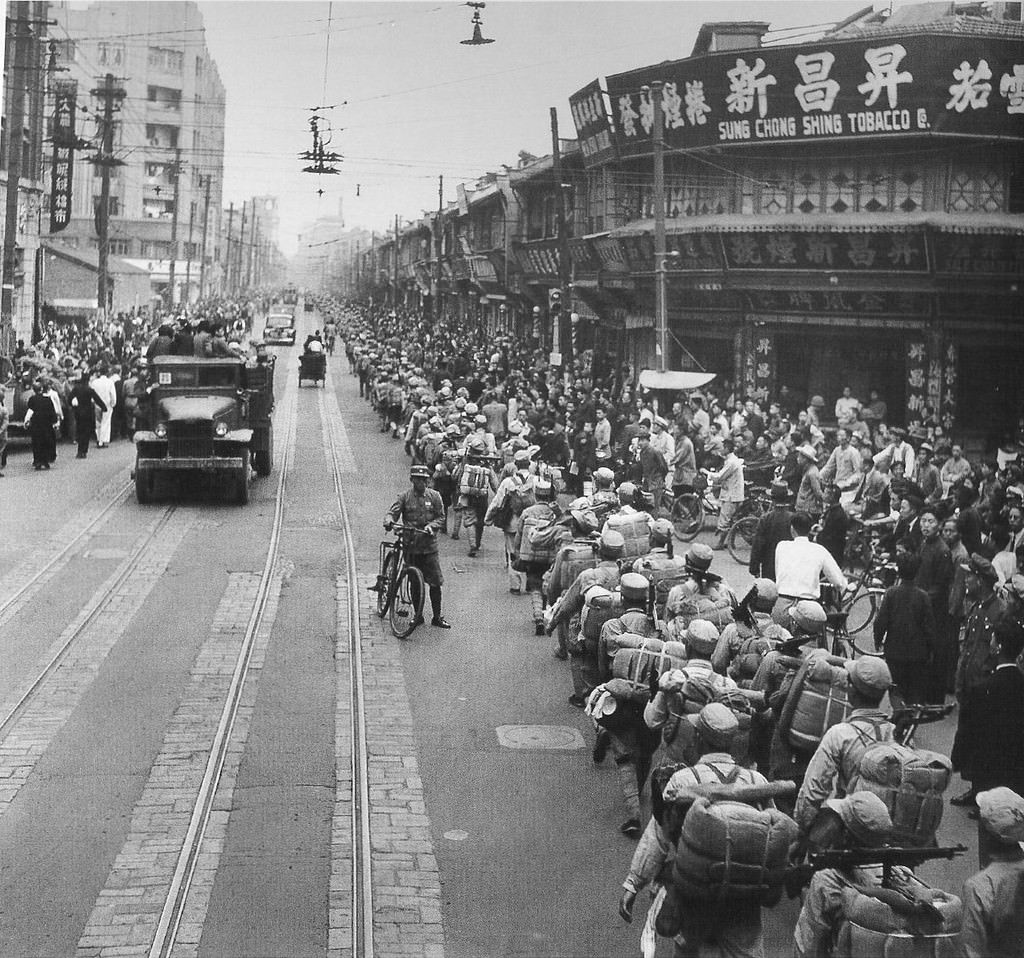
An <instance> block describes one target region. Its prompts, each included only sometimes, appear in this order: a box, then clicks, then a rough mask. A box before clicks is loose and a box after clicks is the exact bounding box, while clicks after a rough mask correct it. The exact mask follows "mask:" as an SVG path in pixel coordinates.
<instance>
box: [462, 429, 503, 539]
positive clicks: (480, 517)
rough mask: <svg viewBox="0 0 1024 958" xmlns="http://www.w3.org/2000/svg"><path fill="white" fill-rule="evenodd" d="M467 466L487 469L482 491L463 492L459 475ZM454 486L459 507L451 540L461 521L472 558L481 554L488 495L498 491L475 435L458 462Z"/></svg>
mask: <svg viewBox="0 0 1024 958" xmlns="http://www.w3.org/2000/svg"><path fill="white" fill-rule="evenodd" d="M468 466H478V467H482V468H484V469H486V470H487V473H488V475H487V486H486V488H484V489H473V490H471V491H469V492H463V491H461V490H462V476H463V473H464V472H465V470H466V468H467V467H468ZM455 483H456V486H458V487H459V490H460V491H459V498H458V504H457V505H456V507H455V509H456V513H457V515H456V519H455V532H454V533H453V535H452V538H453V539H457V538H458V537H459V525H460V519H461V521H462V522H464V523H465V524H466V531H467V533H468V535H469V537H470V545H469V556H470V558H472V557H474V556H475V555H476V554H477V553H478V552H479V551H480V543H481V540H482V539H483V534H484V519H485V517H486V515H487V494H488V491H490V492H497V491H498V485H499V483H498V477H497V475H495V472H494V469H493V468H492V467H491V461H490V460H489V459H488V457H487V446H486V444H485V443H484V442H483V441H482V440H481V439H479V438H477V437H476V436H471V437H470V438H469V439H467V440H466V456H465V459H464V460H463V462H462V463H460V465H459V467H458V469H457V470H456V474H455Z"/></svg>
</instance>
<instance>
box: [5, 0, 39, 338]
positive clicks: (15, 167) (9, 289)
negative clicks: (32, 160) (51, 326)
mask: <svg viewBox="0 0 1024 958" xmlns="http://www.w3.org/2000/svg"><path fill="white" fill-rule="evenodd" d="M11 6H12V8H13V13H14V16H13V17H12V18H11V20H10V21H8V22H10V23H11V24H12V26H13V29H14V60H13V62H12V64H11V73H10V85H11V114H10V117H9V120H8V121H9V126H8V127H7V157H6V160H7V162H6V163H5V166H6V168H7V197H6V199H7V202H6V204H5V218H4V264H3V265H4V272H3V290H2V295H0V355H3V354H5V353H6V354H9V355H13V353H14V346H15V342H14V341H15V339H16V336H15V334H14V274H15V273H16V272H17V270H18V194H19V189H18V188H19V185H20V180H21V172H22V170H21V144H22V130H23V129H24V126H25V97H26V95H27V90H26V83H25V77H26V74H27V71H28V56H29V48H30V46H31V44H32V43H33V41H34V40H35V37H34V36H33V35H32V31H31V30H30V29H29V5H28V3H26V2H17V3H12V4H11Z"/></svg>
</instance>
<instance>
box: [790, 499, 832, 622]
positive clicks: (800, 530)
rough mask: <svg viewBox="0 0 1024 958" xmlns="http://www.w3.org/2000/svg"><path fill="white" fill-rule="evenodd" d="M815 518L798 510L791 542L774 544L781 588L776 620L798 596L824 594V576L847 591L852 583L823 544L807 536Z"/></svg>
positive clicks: (792, 528) (812, 596)
mask: <svg viewBox="0 0 1024 958" xmlns="http://www.w3.org/2000/svg"><path fill="white" fill-rule="evenodd" d="M812 525H813V521H812V519H811V517H810V515H808V514H807V513H806V512H796V513H794V515H793V518H792V520H791V522H790V530H791V532H792V535H793V539H792V541H791V542H780V543H779V544H778V545H777V546H776V547H775V583H776V585H777V586H778V587H779V603H778V604H777V605H776V610H775V611H776V614H775V621H776V622H780V621H781V619H780V615H781V614H782V613H783V612H784V611H785V607H786V606H787V605H789V604H792V603H793V602H794V601H797V600H799V599H814V600H815V601H818V600H819V599H820V597H821V579H822V577H823V576H824V577H825V578H826V579H827V580H828V581H829V582H831V583H832V584H833V585H834V586H835V587H836V588H837V589H839V590H841V591H843V592H845V591H846V590H847V589H848V588H849V587H850V584H849V582H848V581H847V578H846V576H845V575H843V570H842V569H840V568H839V564H838V563H837V562H836V560H835V559H834V558H833V556H832V554H831V553H830V552H829V551H828V549H826V548H825V547H824V546H823V545H819V544H818V543H817V542H811V541H810V539H809V538H808V536H809V535H810V532H811V527H812Z"/></svg>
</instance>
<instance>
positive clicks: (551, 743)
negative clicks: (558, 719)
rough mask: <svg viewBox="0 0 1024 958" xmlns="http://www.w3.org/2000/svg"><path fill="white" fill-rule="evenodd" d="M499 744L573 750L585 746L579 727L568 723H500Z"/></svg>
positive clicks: (498, 729)
mask: <svg viewBox="0 0 1024 958" xmlns="http://www.w3.org/2000/svg"><path fill="white" fill-rule="evenodd" d="M495 731H496V732H497V733H498V744H499V745H502V746H504V747H505V748H518V749H548V750H555V751H573V750H575V749H580V748H585V747H586V743H585V742H584V741H583V736H582V735H580V733H579V730H578V729H574V728H569V727H568V726H567V725H499V726H498V727H497V729H495Z"/></svg>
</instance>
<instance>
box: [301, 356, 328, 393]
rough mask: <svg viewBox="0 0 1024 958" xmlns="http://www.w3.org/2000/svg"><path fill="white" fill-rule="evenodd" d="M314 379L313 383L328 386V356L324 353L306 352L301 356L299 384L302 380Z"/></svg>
mask: <svg viewBox="0 0 1024 958" xmlns="http://www.w3.org/2000/svg"><path fill="white" fill-rule="evenodd" d="M304 379H307V380H312V382H313V385H314V386H315V385H316V384H317V383H319V384H320V386H321V387H322V388H326V386H327V356H326V355H324V353H310V352H305V353H303V354H302V355H301V356H299V386H300V387H301V386H302V380H304Z"/></svg>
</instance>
